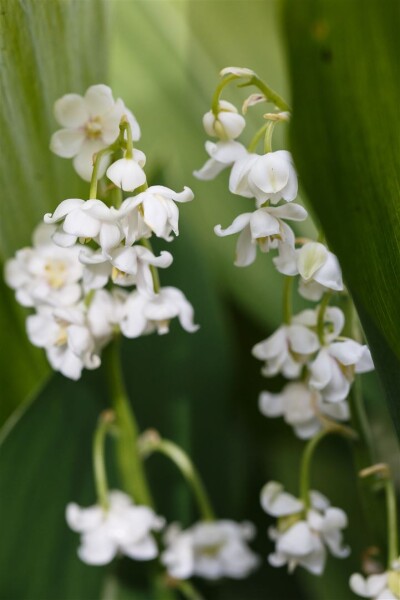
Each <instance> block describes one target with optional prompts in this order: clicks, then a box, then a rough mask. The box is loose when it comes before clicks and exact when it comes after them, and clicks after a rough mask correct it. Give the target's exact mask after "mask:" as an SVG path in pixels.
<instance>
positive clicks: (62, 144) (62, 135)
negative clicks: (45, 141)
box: [50, 129, 86, 158]
mask: <svg viewBox="0 0 400 600" xmlns="http://www.w3.org/2000/svg"><path fill="white" fill-rule="evenodd" d="M85 138H86V135H85V132H84V131H82V130H80V129H60V130H59V131H56V132H55V133H53V135H52V136H51V140H50V150H51V151H52V152H54V154H57V156H61V157H62V158H73V157H74V156H76V155H77V154H78V153H79V151H80V150H81V148H82V145H83V142H84V141H85Z"/></svg>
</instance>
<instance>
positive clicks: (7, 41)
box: [0, 0, 107, 422]
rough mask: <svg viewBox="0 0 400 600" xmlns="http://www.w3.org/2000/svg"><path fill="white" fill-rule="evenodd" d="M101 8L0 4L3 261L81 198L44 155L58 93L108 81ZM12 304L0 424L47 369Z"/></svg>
mask: <svg viewBox="0 0 400 600" xmlns="http://www.w3.org/2000/svg"><path fill="white" fill-rule="evenodd" d="M104 6H105V5H104V2H103V0H94V1H93V2H80V1H77V0H71V1H69V2H64V1H63V0H54V1H53V2H35V1H34V0H0V57H1V69H0V131H1V136H0V187H1V192H2V193H1V200H0V212H1V218H0V261H1V262H2V263H3V262H4V260H5V259H6V258H8V257H10V256H11V255H12V254H13V253H14V252H15V251H16V250H17V249H19V248H21V247H23V246H27V245H29V244H30V243H31V234H32V231H33V229H34V227H36V225H37V224H38V222H40V220H41V219H42V217H43V214H44V213H45V212H47V211H49V210H52V209H53V208H54V206H55V205H56V204H57V203H58V202H59V201H61V200H63V199H64V198H66V197H70V198H71V197H81V194H84V193H86V191H85V189H86V188H85V187H84V184H83V182H81V181H80V180H79V178H78V177H77V175H76V174H75V173H74V171H73V169H72V166H71V164H70V161H64V160H62V159H60V158H58V157H56V156H54V155H52V153H51V152H50V150H49V141H50V136H51V133H52V132H53V131H54V130H55V129H56V128H57V124H56V122H55V120H54V118H53V117H52V107H53V103H54V101H55V100H56V99H57V98H58V97H60V96H62V95H63V94H65V93H68V92H77V93H82V92H84V91H85V89H86V88H87V86H88V85H90V84H92V83H99V82H100V81H104V79H105V78H106V65H107V60H106V57H107V51H106V46H107V40H106V39H105V15H104ZM93 40H100V41H99V43H93ZM13 302H14V300H13V299H12V298H11V296H10V294H9V293H7V294H3V293H2V295H1V301H0V319H1V323H4V328H2V333H3V334H2V336H1V343H0V357H1V361H0V378H1V380H2V381H4V382H5V385H4V387H3V393H4V396H5V401H4V402H3V403H2V410H1V415H0V419H1V420H0V422H4V418H5V417H7V416H8V415H9V414H10V411H11V410H12V409H13V408H14V407H15V406H17V405H18V404H19V403H20V402H21V401H23V400H24V399H25V398H26V397H27V396H28V395H29V394H30V393H31V392H32V391H33V389H34V388H35V386H37V385H38V384H39V382H40V381H43V378H44V377H45V375H46V373H47V372H48V370H47V368H46V365H45V362H44V360H43V359H42V357H38V353H36V352H35V350H34V349H32V348H31V347H30V344H29V342H28V341H27V340H26V336H25V334H24V333H23V325H22V320H23V319H22V311H19V310H18V309H17V307H14V306H13ZM10 364H11V365H12V366H13V369H12V370H10ZM14 369H15V370H14ZM21 373H23V377H21Z"/></svg>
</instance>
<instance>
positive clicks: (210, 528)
mask: <svg viewBox="0 0 400 600" xmlns="http://www.w3.org/2000/svg"><path fill="white" fill-rule="evenodd" d="M254 535H255V531H254V527H253V525H252V524H251V523H241V524H240V523H235V522H234V521H228V520H221V521H209V522H208V521H205V522H202V523H196V524H195V525H193V526H192V527H190V528H189V529H186V530H184V531H182V530H181V529H180V527H179V526H177V525H172V526H170V527H169V528H168V530H167V533H166V536H165V543H166V546H167V548H166V550H165V551H164V552H163V554H162V555H161V561H162V563H163V564H164V565H165V567H166V568H167V571H168V573H169V574H170V575H171V577H174V578H176V579H188V578H189V577H204V578H205V579H214V580H215V579H220V578H221V577H231V578H233V579H242V578H244V577H247V576H248V575H249V574H250V573H251V571H253V570H254V569H255V568H256V567H257V566H258V564H259V558H258V556H257V555H256V554H254V552H252V551H251V550H250V548H249V547H248V545H247V542H248V541H249V540H251V539H253V537H254Z"/></svg>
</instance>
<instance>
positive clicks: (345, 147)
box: [284, 0, 400, 433]
mask: <svg viewBox="0 0 400 600" xmlns="http://www.w3.org/2000/svg"><path fill="white" fill-rule="evenodd" d="M284 20H285V34H286V38H287V43H288V50H289V63H290V79H291V84H292V96H293V108H294V116H293V124H292V143H293V151H294V156H295V160H296V164H297V166H298V169H299V172H300V177H301V178H302V180H303V184H304V187H305V190H306V192H307V194H308V196H309V199H310V202H311V203H312V205H313V207H314V210H315V213H316V214H317V216H318V218H319V219H320V221H321V224H322V227H323V230H324V232H325V233H326V235H327V239H328V241H329V243H330V245H331V246H332V249H333V251H334V252H335V253H336V254H337V255H338V257H339V260H340V262H341V265H342V267H343V272H344V277H345V279H346V283H347V285H348V287H349V290H350V292H351V294H352V296H353V298H354V301H355V303H356V306H357V309H358V311H359V314H360V317H361V320H362V323H363V326H364V329H365V332H366V334H367V338H368V341H369V343H370V345H371V348H372V353H373V356H374V360H375V363H376V366H377V369H378V372H379V373H380V376H381V378H382V382H383V385H384V388H385V391H386V395H387V398H388V401H389V406H390V410H391V414H392V417H393V420H394V422H395V425H396V427H397V431H398V433H400V403H399V389H400V362H399V361H400V319H399V297H400V276H399V273H400V250H399V246H400V211H399V192H400V186H399V177H400V147H399V141H400V138H399V116H400V113H399V105H398V102H399V96H400V93H399V92H400V89H399V81H400V77H399V58H398V25H399V11H398V5H397V3H396V2H391V1H389V2H385V4H384V6H383V5H382V3H381V2H379V0H369V1H368V2H362V0H353V1H352V2H342V1H339V2H337V1H336V0H305V1H304V2H301V3H300V2H297V1H296V0H286V1H285V3H284Z"/></svg>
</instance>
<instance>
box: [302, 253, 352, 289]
mask: <svg viewBox="0 0 400 600" xmlns="http://www.w3.org/2000/svg"><path fill="white" fill-rule="evenodd" d="M299 271H300V266H299ZM314 279H315V281H316V282H317V283H320V284H321V285H324V286H325V287H327V288H328V289H330V290H335V291H338V292H339V291H341V290H343V280H342V270H341V268H340V265H339V261H338V259H337V258H336V256H335V255H334V254H332V252H328V256H327V258H326V260H325V262H324V264H323V265H322V266H321V267H320V268H319V269H318V271H317V272H316V273H314Z"/></svg>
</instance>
